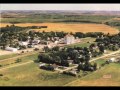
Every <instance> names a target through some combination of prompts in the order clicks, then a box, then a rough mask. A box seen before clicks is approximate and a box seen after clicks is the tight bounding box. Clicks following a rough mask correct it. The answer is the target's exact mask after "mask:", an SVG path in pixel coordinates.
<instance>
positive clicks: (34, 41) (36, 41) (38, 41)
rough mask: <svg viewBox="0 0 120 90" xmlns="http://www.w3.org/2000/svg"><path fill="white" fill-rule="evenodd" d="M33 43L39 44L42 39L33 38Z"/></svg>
mask: <svg viewBox="0 0 120 90" xmlns="http://www.w3.org/2000/svg"><path fill="white" fill-rule="evenodd" d="M32 43H33V44H38V43H40V40H33V41H32Z"/></svg>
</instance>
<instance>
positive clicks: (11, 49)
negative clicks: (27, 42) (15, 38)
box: [5, 47, 18, 52]
mask: <svg viewBox="0 0 120 90" xmlns="http://www.w3.org/2000/svg"><path fill="white" fill-rule="evenodd" d="M5 50H7V51H12V52H16V51H17V50H18V49H17V48H12V47H6V48H5Z"/></svg>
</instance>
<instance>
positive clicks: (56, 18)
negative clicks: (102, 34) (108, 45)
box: [1, 12, 116, 23]
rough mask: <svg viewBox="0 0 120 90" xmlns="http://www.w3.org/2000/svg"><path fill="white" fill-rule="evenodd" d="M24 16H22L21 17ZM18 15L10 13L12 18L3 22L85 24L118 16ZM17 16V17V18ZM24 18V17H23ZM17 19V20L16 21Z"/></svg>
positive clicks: (100, 21)
mask: <svg viewBox="0 0 120 90" xmlns="http://www.w3.org/2000/svg"><path fill="white" fill-rule="evenodd" d="M21 14H22V15H21ZM21 14H18V15H14V14H13V15H12V14H11V13H9V14H8V15H7V16H10V17H11V16H12V18H2V20H1V22H2V23H3V22H4V23H6V22H19V23H21V22H22V23H26V22H29V23H35V22H37V23H41V22H65V23H66V22H77V23H79V22H80V23H84V22H88V23H102V22H103V21H106V20H109V19H112V18H114V17H116V16H106V15H105V16H104V15H67V16H66V14H65V15H64V14H60V13H59V14H55V13H53V14H49V13H45V14H43V13H42V14H39V12H38V14H34V12H33V13H32V14H29V15H26V13H21ZM15 16H17V17H15ZM21 16H24V17H21ZM2 17H4V15H2ZM16 18H17V19H16Z"/></svg>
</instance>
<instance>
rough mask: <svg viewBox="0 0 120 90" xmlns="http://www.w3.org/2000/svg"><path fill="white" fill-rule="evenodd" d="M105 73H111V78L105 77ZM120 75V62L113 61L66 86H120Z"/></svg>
mask: <svg viewBox="0 0 120 90" xmlns="http://www.w3.org/2000/svg"><path fill="white" fill-rule="evenodd" d="M104 75H111V78H104V77H103V76H104ZM119 75H120V64H116V63H111V64H109V65H106V66H104V67H103V68H102V69H100V70H98V71H95V72H93V73H91V74H89V75H87V76H85V77H83V78H81V79H78V80H76V81H74V82H71V83H69V84H67V85H66V86H120V77H119Z"/></svg>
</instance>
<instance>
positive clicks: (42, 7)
mask: <svg viewBox="0 0 120 90" xmlns="http://www.w3.org/2000/svg"><path fill="white" fill-rule="evenodd" d="M0 9H1V10H114V11H116V10H117V11H120V4H0Z"/></svg>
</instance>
